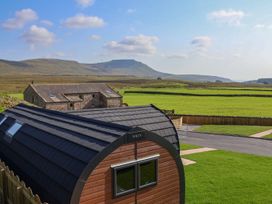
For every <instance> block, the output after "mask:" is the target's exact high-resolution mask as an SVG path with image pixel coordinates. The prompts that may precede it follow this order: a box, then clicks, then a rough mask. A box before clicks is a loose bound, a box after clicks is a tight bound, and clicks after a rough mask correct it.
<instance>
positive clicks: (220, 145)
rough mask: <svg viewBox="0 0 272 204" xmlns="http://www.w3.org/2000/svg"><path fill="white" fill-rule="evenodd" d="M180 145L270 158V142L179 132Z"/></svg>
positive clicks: (271, 148)
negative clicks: (192, 145)
mask: <svg viewBox="0 0 272 204" xmlns="http://www.w3.org/2000/svg"><path fill="white" fill-rule="evenodd" d="M179 135H180V139H181V142H182V143H185V144H194V145H199V146H203V147H210V148H215V149H221V150H229V151H234V152H241V153H248V154H255V155H262V156H272V140H263V139H257V138H247V137H234V136H223V135H213V134H204V133H196V132H184V131H179Z"/></svg>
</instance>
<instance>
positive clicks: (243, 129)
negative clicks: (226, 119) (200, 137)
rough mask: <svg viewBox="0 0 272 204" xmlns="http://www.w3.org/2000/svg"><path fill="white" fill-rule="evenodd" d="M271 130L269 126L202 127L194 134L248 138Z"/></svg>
mask: <svg viewBox="0 0 272 204" xmlns="http://www.w3.org/2000/svg"><path fill="white" fill-rule="evenodd" d="M270 129H272V127H271V126H245V125H202V126H201V127H200V128H198V129H196V130H195V131H196V132H204V133H215V134H226V135H240V136H250V135H253V134H255V133H259V132H263V131H266V130H270Z"/></svg>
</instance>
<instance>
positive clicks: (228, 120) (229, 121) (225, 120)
mask: <svg viewBox="0 0 272 204" xmlns="http://www.w3.org/2000/svg"><path fill="white" fill-rule="evenodd" d="M176 115H177V114H176ZM177 116H180V117H182V121H183V123H185V124H194V125H257V126H272V118H261V117H235V116H208V115H177Z"/></svg>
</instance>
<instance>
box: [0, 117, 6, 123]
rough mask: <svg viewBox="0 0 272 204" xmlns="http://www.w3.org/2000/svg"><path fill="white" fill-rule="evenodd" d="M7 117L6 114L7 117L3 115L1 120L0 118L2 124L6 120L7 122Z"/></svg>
mask: <svg viewBox="0 0 272 204" xmlns="http://www.w3.org/2000/svg"><path fill="white" fill-rule="evenodd" d="M6 119H7V117H6V116H5V117H3V118H2V119H1V120H0V125H2V124H3V123H4V122H5V120H6Z"/></svg>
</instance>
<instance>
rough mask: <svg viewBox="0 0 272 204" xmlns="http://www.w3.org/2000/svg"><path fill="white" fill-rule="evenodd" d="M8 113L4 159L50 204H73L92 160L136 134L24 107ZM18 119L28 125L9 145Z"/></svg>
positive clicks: (1, 141)
mask: <svg viewBox="0 0 272 204" xmlns="http://www.w3.org/2000/svg"><path fill="white" fill-rule="evenodd" d="M4 114H5V115H6V116H8V118H7V120H6V121H5V122H4V123H3V124H2V125H1V126H0V157H1V158H2V159H3V160H4V161H5V162H6V163H7V164H8V165H9V166H10V168H11V169H13V170H14V171H15V172H16V174H18V175H19V176H20V177H21V178H22V179H23V180H24V181H26V182H27V184H28V185H29V186H31V187H32V189H33V190H34V192H36V193H37V192H38V193H39V195H40V196H41V198H42V199H44V201H46V202H50V203H69V202H70V198H71V195H72V191H73V189H74V187H75V184H76V182H77V180H78V178H79V176H80V174H81V173H82V172H83V170H84V169H85V167H86V166H87V165H88V163H89V162H90V161H91V160H92V158H94V157H95V156H96V155H97V154H98V153H99V152H101V151H102V150H103V149H104V148H106V147H107V146H108V145H110V144H111V143H112V142H113V141H115V140H116V139H117V138H119V137H120V136H122V135H124V134H126V133H127V132H128V131H129V130H130V129H131V128H130V127H126V126H122V125H117V124H111V123H108V122H107V123H106V122H103V121H97V120H94V119H86V118H82V117H78V116H74V115H69V114H65V113H60V112H57V111H49V110H44V109H39V108H34V107H28V106H25V105H19V106H17V107H14V108H13V109H9V110H7V111H5V113H4ZM3 117H4V115H3V114H0V120H1V119H2V118H3ZM15 119H16V120H17V121H20V122H22V123H23V126H22V128H21V129H20V130H19V131H18V132H17V133H16V134H15V136H14V137H13V139H12V141H11V143H8V142H7V141H6V140H5V137H7V136H6V135H5V132H6V130H7V129H8V128H9V127H10V126H11V125H12V124H13V123H14V122H15Z"/></svg>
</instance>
